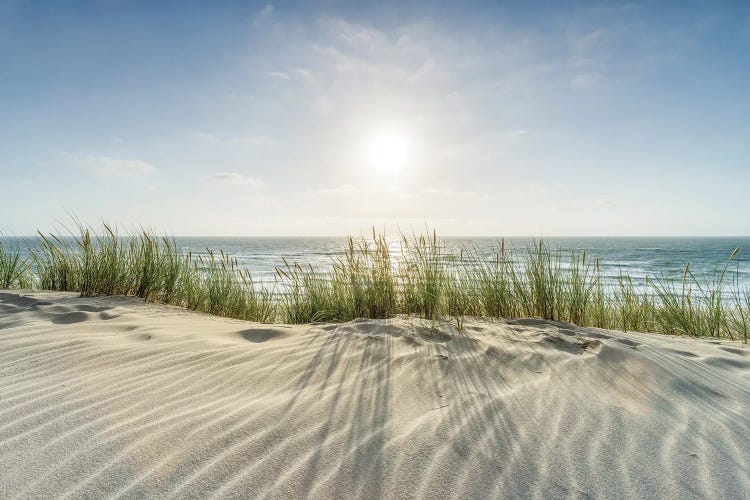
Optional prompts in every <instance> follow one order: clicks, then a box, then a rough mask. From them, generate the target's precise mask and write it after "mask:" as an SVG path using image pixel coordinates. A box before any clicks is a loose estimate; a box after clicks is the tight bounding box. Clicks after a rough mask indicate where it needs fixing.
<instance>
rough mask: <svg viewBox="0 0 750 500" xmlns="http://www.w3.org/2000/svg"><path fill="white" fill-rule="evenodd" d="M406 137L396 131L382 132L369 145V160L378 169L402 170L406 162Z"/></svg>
mask: <svg viewBox="0 0 750 500" xmlns="http://www.w3.org/2000/svg"><path fill="white" fill-rule="evenodd" d="M406 153H407V142H406V138H405V137H404V136H403V135H401V134H398V133H395V132H381V133H379V134H377V135H375V136H373V137H372V139H371V140H370V142H369V143H368V145H367V161H368V162H369V163H370V165H371V166H373V167H374V168H377V169H378V170H386V171H397V170H401V169H402V168H403V167H404V165H405V163H406Z"/></svg>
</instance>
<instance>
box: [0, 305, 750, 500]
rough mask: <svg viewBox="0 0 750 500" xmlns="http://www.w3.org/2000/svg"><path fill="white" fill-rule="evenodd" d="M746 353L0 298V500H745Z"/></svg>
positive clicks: (511, 324) (500, 328)
mask: <svg viewBox="0 0 750 500" xmlns="http://www.w3.org/2000/svg"><path fill="white" fill-rule="evenodd" d="M748 409H750V349H748V348H747V347H746V346H743V345H742V344H739V343H737V342H730V341H723V340H722V341H716V340H709V339H688V338H676V337H665V336H661V335H654V334H636V333H628V334H625V333H622V332H609V331H603V330H595V329H586V328H577V327H573V326H571V325H566V324H562V323H554V322H549V321H542V320H533V319H531V320H517V321H489V320H488V321H484V320H470V321H467V322H466V324H465V327H464V328H463V330H462V331H457V330H456V328H455V327H454V326H452V325H449V324H433V323H431V322H429V321H425V320H419V319H411V318H398V319H393V320H377V321H374V320H362V321H353V322H349V323H344V324H338V325H305V326H286V325H265V324H257V323H248V322H242V321H236V320H229V319H224V318H217V317H210V316H206V315H202V314H197V313H192V312H188V311H185V310H182V309H178V308H173V307H168V306H159V305H152V304H145V303H143V302H142V301H140V300H137V299H126V298H79V297H78V296H77V295H76V294H70V293H21V294H18V293H15V292H0V497H2V498H50V497H60V496H69V497H72V498H85V497H86V498H102V497H124V498H142V497H165V496H167V497H169V496H172V497H174V498H185V497H208V496H212V495H214V496H217V497H254V498H294V497H313V498H355V497H367V498H412V497H413V498H446V497H461V498H479V497H486V498H498V497H500V498H502V497H507V498H565V497H572V498H579V497H580V498H646V497H660V498H705V497H709V498H742V497H746V495H747V492H748V491H750V472H749V471H750V439H748V437H750V411H748Z"/></svg>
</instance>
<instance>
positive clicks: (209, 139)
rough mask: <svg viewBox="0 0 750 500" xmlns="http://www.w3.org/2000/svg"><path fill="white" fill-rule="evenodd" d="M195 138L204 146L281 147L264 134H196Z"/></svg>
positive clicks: (277, 142)
mask: <svg viewBox="0 0 750 500" xmlns="http://www.w3.org/2000/svg"><path fill="white" fill-rule="evenodd" d="M195 137H196V138H197V139H198V140H200V141H201V142H203V143H205V144H210V145H212V146H235V147H238V146H239V147H263V148H275V147H278V146H280V145H281V143H280V142H279V141H277V140H276V139H274V138H273V137H271V136H270V135H266V134H258V135H247V136H223V135H219V134H213V133H210V132H198V133H197V134H195Z"/></svg>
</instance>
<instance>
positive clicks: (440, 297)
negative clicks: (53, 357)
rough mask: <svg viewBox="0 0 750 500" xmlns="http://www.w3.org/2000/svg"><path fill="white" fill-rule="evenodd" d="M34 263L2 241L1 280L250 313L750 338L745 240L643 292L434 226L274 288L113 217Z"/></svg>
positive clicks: (288, 269) (572, 261)
mask: <svg viewBox="0 0 750 500" xmlns="http://www.w3.org/2000/svg"><path fill="white" fill-rule="evenodd" d="M37 239H38V242H37V245H35V246H34V247H33V248H30V249H29V253H30V255H31V257H30V259H29V260H28V261H26V260H24V259H23V258H22V257H21V254H20V252H19V250H18V249H13V250H12V249H8V248H4V247H2V246H1V245H0V288H38V289H45V290H62V291H75V292H79V293H80V294H81V295H84V296H93V295H126V296H134V297H141V298H143V299H146V300H149V301H154V302H161V303H167V304H175V305H179V306H183V307H186V308H189V309H193V310H196V311H202V312H206V313H210V314H215V315H220V316H227V317H231V318H238V319H245V320H252V321H263V322H267V321H283V322H288V323H309V322H316V321H347V320H351V319H354V318H388V317H392V316H395V315H398V314H410V315H418V316H421V317H424V318H428V319H433V320H436V319H440V318H443V319H449V320H453V321H454V322H455V323H456V325H457V326H458V328H461V327H462V325H463V318H465V317H467V316H482V317H492V318H517V317H540V318H544V319H551V320H558V321H565V322H570V323H575V324H578V325H581V326H594V327H599V328H607V329H620V330H625V331H643V332H657V333H666V334H678V335H695V336H711V337H727V338H731V339H735V340H744V341H745V342H747V339H748V335H749V334H750V289H748V288H746V287H745V288H743V286H742V285H741V284H740V283H739V280H738V274H737V273H734V274H733V273H731V272H730V266H731V263H732V262H733V261H734V260H735V259H736V257H737V253H738V251H739V249H735V251H734V252H733V253H732V254H731V255H730V256H729V258H728V260H727V262H726V263H725V265H724V266H723V267H722V268H721V272H719V273H717V274H716V276H715V277H714V279H713V280H712V281H711V282H709V283H701V282H699V280H698V279H696V277H695V275H694V274H693V273H692V271H691V269H690V265H689V264H686V266H685V268H684V271H683V273H682V275H681V276H680V277H678V278H676V279H674V278H670V277H666V276H660V277H652V278H647V279H646V283H645V285H646V288H645V292H643V291H636V287H635V285H634V283H633V280H632V278H631V277H630V276H628V275H627V274H621V275H620V276H619V279H618V282H617V284H616V286H614V287H612V286H610V285H606V284H605V282H604V280H603V278H602V275H601V272H600V269H599V262H598V261H597V260H596V259H593V260H592V259H591V258H590V257H589V256H588V254H587V253H586V252H577V251H570V252H563V251H562V250H560V249H554V248H551V247H550V246H549V244H548V243H547V242H545V241H544V240H539V241H532V242H530V243H529V244H528V245H527V246H526V247H525V248H523V249H521V250H516V251H510V250H508V249H506V248H505V245H504V243H503V242H500V243H499V245H498V249H497V253H496V255H495V257H494V258H493V259H489V260H488V259H486V257H483V256H481V255H480V252H479V251H478V249H476V248H466V249H463V250H462V251H461V252H460V254H459V255H448V254H446V253H445V251H444V246H443V245H442V243H441V242H440V240H439V239H438V238H437V236H436V234H435V233H434V232H433V233H432V234H431V235H411V236H402V238H401V241H400V253H399V255H398V258H394V256H393V255H392V254H391V248H390V247H389V244H388V241H387V240H386V238H385V236H383V235H382V234H377V233H376V232H375V231H373V233H372V236H371V237H370V238H363V239H359V240H357V239H354V238H349V239H348V240H347V243H346V247H345V248H344V252H343V254H342V256H340V257H338V258H337V259H335V260H334V261H333V262H332V265H331V266H330V267H329V268H326V269H317V268H314V267H311V266H302V265H300V264H298V263H294V262H289V261H287V260H283V263H282V264H283V265H281V266H280V267H278V268H277V277H276V282H275V284H274V286H273V287H271V288H268V287H261V286H258V285H256V284H255V283H253V280H252V277H251V276H250V273H249V272H248V271H247V270H244V269H241V268H240V267H239V266H238V265H237V261H236V259H234V258H233V257H231V256H229V255H227V254H225V253H223V252H219V253H215V252H213V251H209V252H208V254H207V255H206V256H197V257H196V256H193V255H192V254H190V253H184V252H182V251H181V250H180V249H179V248H178V246H177V244H176V242H175V241H174V239H171V238H168V237H160V236H157V235H156V234H154V233H153V232H151V231H148V230H144V229H142V230H141V231H140V232H139V233H138V234H137V235H135V236H125V237H123V236H120V235H118V233H117V231H116V230H115V229H114V228H113V227H112V226H109V225H106V224H105V225H104V226H103V228H102V230H100V231H98V232H97V231H94V230H92V229H90V228H88V227H86V226H83V225H81V224H78V227H77V233H76V234H75V235H74V236H73V238H70V237H63V236H61V235H43V234H41V233H40V234H39V235H38V238H37Z"/></svg>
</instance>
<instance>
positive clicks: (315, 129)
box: [0, 0, 750, 236]
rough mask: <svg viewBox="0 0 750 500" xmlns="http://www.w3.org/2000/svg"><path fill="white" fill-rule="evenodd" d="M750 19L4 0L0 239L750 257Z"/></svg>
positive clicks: (732, 8) (674, 10)
mask: <svg viewBox="0 0 750 500" xmlns="http://www.w3.org/2000/svg"><path fill="white" fill-rule="evenodd" d="M749 199H750V3H748V2H734V3H732V2H687V1H686V2H627V3H625V2H557V1H550V2H486V1H480V2H476V3H472V2H470V1H460V2H459V1H456V2H415V3H410V2H377V3H373V2H367V3H359V2H355V1H347V2H334V1H321V2H274V3H266V2H259V3H254V2H222V1H218V2H191V1H180V2H132V1H127V0H123V1H95V2H73V1H61V2H37V1H20V0H19V1H15V0H10V1H8V0H0V232H2V233H4V234H6V235H16V236H21V235H29V234H33V233H34V232H35V231H36V230H37V229H40V230H42V231H47V230H51V229H53V228H54V227H56V226H57V225H59V223H65V222H66V221H69V218H70V216H69V215H68V214H75V216H77V217H78V218H79V219H80V220H82V221H85V222H87V223H91V224H97V223H98V222H99V221H102V220H104V221H108V222H110V223H113V224H116V225H118V226H119V227H121V228H128V227H136V226H147V227H150V228H154V229H156V230H158V231H162V232H165V233H169V234H174V235H243V236H245V235H247V236H251V235H344V234H359V233H362V232H363V231H364V232H366V231H367V230H368V228H370V227H372V226H375V227H377V228H386V229H389V228H400V229H401V230H404V229H407V230H408V229H411V228H417V229H419V228H424V227H430V228H435V229H436V230H437V231H438V233H439V234H441V235H444V236H449V235H476V236H482V235H487V236H503V235H532V236H558V235H591V236H609V235H664V236H671V235H750V203H749V202H748V200H749Z"/></svg>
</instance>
